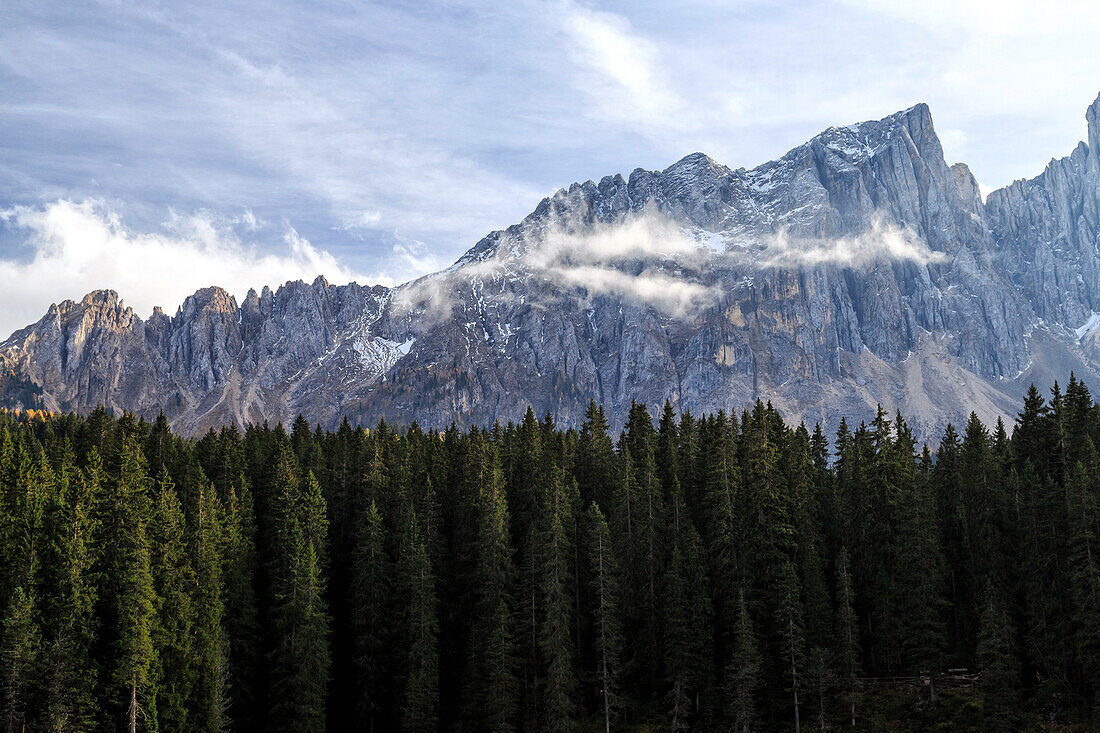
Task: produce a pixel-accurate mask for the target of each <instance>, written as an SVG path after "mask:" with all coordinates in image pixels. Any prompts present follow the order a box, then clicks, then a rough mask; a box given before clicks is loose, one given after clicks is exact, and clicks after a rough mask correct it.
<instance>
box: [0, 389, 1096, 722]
mask: <svg viewBox="0 0 1100 733" xmlns="http://www.w3.org/2000/svg"><path fill="white" fill-rule="evenodd" d="M1098 440H1100V407H1098V405H1097V404H1096V403H1094V402H1093V400H1092V398H1091V396H1090V394H1089V392H1088V390H1087V388H1086V387H1085V386H1084V384H1083V383H1081V382H1080V381H1078V380H1076V379H1075V378H1073V377H1071V378H1070V380H1069V382H1068V385H1067V387H1066V390H1065V392H1064V393H1063V392H1062V391H1061V389H1060V388H1059V386H1058V385H1057V384H1055V385H1054V387H1053V389H1052V390H1050V394H1049V397H1048V398H1046V399H1044V398H1043V396H1042V395H1041V394H1040V393H1039V391H1038V390H1036V389H1035V388H1034V387H1032V388H1031V389H1030V390H1029V391H1028V393H1027V396H1026V397H1025V399H1024V402H1023V406H1022V410H1021V412H1020V413H1019V415H1018V417H1017V419H1016V422H1015V425H1014V428H1013V431H1012V435H1011V437H1009V435H1008V433H1007V430H1006V428H1005V426H1004V424H1002V423H1001V421H999V420H998V422H997V423H996V425H995V426H991V427H987V426H986V425H984V424H983V423H982V422H981V421H980V420H979V419H978V418H977V417H976V416H974V415H972V416H971V417H970V420H969V422H968V423H967V425H966V426H965V428H964V430H963V432H962V433H961V434H960V433H959V432H958V431H957V430H956V428H955V427H953V426H951V425H948V426H947V427H946V429H945V430H944V432H943V436H942V439H941V440H940V442H939V445H938V447H937V448H936V450H935V453H933V452H932V450H931V449H930V448H929V447H928V446H922V447H920V448H918V446H917V442H916V441H915V440H914V437H913V433H912V431H911V429H910V427H909V425H908V424H907V423H906V421H905V419H904V418H903V417H902V416H901V415H900V414H898V415H894V416H890V415H887V414H886V413H885V412H884V411H882V410H881V409H880V410H879V412H878V414H877V416H876V417H875V419H874V420H872V421H871V422H870V424H860V425H858V426H852V425H849V424H847V423H846V422H844V421H842V422H841V423H840V427H839V430H838V431H837V433H836V435H835V438H834V439H833V440H831V441H830V440H829V439H828V438H826V436H825V435H824V434H823V432H822V430H821V429H820V428H814V429H813V431H812V432H811V431H810V430H808V429H807V428H806V427H805V426H804V425H800V426H798V427H791V426H789V425H787V424H786V423H785V422H784V421H783V419H782V417H781V415H780V414H779V413H778V412H777V411H776V410H775V409H774V408H773V407H772V406H771V405H770V404H765V403H762V402H757V403H756V404H755V405H753V406H752V409H751V410H747V411H745V412H743V413H741V414H740V415H727V414H725V413H723V412H718V413H717V414H713V415H707V416H703V417H698V418H697V417H695V416H692V415H690V414H688V413H686V412H685V413H683V414H680V415H677V414H676V413H675V411H674V410H673V408H672V407H671V406H670V405H668V404H666V405H665V406H664V409H663V411H662V412H661V414H660V416H659V419H657V420H656V421H655V420H654V419H653V416H651V414H650V413H649V412H648V411H647V409H646V407H645V406H644V405H640V404H635V405H634V406H633V407H632V408H631V410H630V413H629V418H628V420H627V423H626V425H625V428H624V429H623V430H622V432H621V434H620V435H619V436H618V437H617V439H616V438H614V437H613V436H612V434H611V433H610V431H609V426H608V421H607V420H606V418H605V416H604V413H603V411H602V409H601V408H600V407H599V406H598V405H596V404H595V403H593V404H592V405H591V406H590V407H589V409H588V412H587V415H586V417H585V420H584V422H583V424H582V425H581V426H580V427H579V429H572V428H570V429H563V428H561V427H559V426H557V425H555V423H554V421H553V419H552V417H551V416H550V415H549V414H547V415H546V416H544V417H543V418H541V419H540V418H537V417H536V416H535V415H534V413H533V412H532V411H531V410H528V412H527V414H526V416H525V418H524V419H523V420H522V421H521V422H520V423H519V424H512V423H509V424H508V425H499V424H498V425H494V426H493V427H492V428H491V429H485V428H476V427H475V428H471V429H468V430H460V429H458V428H456V427H453V426H452V427H451V428H450V429H447V430H445V431H434V430H423V429H421V428H420V427H418V426H417V425H416V424H413V425H411V426H409V427H407V428H400V429H398V428H395V427H393V426H390V425H387V424H385V423H381V424H379V425H378V426H377V427H375V428H373V429H370V430H367V429H365V428H362V427H352V426H351V425H349V423H348V422H347V421H346V420H345V421H344V422H343V423H342V424H341V425H340V426H339V428H338V429H336V430H334V431H324V430H322V429H321V428H319V427H317V428H311V426H310V425H309V424H308V423H307V422H306V421H305V420H304V419H302V418H299V419H297V420H296V421H295V422H294V423H293V425H292V426H291V429H290V431H289V432H287V431H286V430H285V429H284V428H283V427H282V426H281V425H277V426H275V427H270V426H268V425H267V424H264V425H251V426H249V427H248V428H247V429H245V430H244V431H243V432H241V431H239V430H238V429H237V428H236V427H234V426H232V425H228V426H226V427H224V428H222V429H220V430H218V431H213V430H211V431H210V432H208V433H207V434H206V435H204V436H202V437H201V438H197V439H188V438H182V437H179V436H176V435H174V434H173V433H172V431H171V430H170V428H169V426H168V424H167V421H166V420H165V419H164V417H163V416H161V417H160V418H158V419H157V420H156V421H154V422H147V421H145V420H144V419H138V418H136V417H135V416H134V415H132V414H128V413H127V414H123V415H121V416H119V417H114V416H112V415H111V414H109V413H108V412H107V411H106V410H104V409H102V408H100V409H98V410H96V411H94V412H93V413H91V414H90V415H87V416H81V415H77V414H71V413H66V414H59V415H41V414H36V415H31V416H26V415H23V416H19V415H16V414H4V415H0V608H2V609H3V611H2V613H3V615H2V618H3V624H2V629H0V695H2V704H3V709H2V713H3V724H4V725H5V726H6V728H7V730H8V731H23V730H44V731H81V730H119V731H122V730H129V731H185V730H186V731H224V730H240V731H249V730H265V731H266V730H270V731H320V730H324V729H325V728H326V727H327V728H329V729H330V730H340V731H344V730H363V731H389V730H402V731H437V730H466V731H517V730H524V731H528V730H546V731H573V730H578V729H583V730H604V731H610V730H613V729H614V730H618V729H623V728H629V727H630V726H631V725H634V724H640V723H645V724H647V725H649V727H650V728H651V729H661V728H665V729H671V730H730V731H752V730H773V729H774V730H789V729H792V728H795V729H802V728H805V729H807V730H823V729H827V728H838V729H839V728H844V727H848V726H852V725H856V726H860V725H863V724H864V719H865V716H866V713H865V708H866V707H867V705H868V704H870V703H869V701H870V700H871V699H872V698H873V693H874V690H873V689H872V688H871V687H870V686H869V683H868V682H867V678H874V677H883V676H908V677H911V678H913V679H914V680H917V683H915V687H914V689H915V693H913V694H911V695H910V696H909V698H907V699H908V700H909V702H908V703H906V704H908V705H910V706H911V709H910V710H908V712H907V713H906V715H907V716H914V717H915V719H920V720H923V721H925V722H928V721H934V720H935V719H936V716H937V715H938V714H941V713H939V712H937V711H942V710H943V709H944V704H943V703H942V702H940V699H941V698H943V697H945V696H946V694H947V693H946V691H945V690H943V689H941V688H942V684H941V681H942V679H943V674H944V672H945V671H946V670H948V669H958V668H966V669H968V670H971V671H973V672H975V673H980V681H978V682H977V686H976V688H975V689H974V690H973V691H972V693H971V703H972V705H974V706H977V707H976V708H974V709H975V710H976V711H977V712H976V713H975V714H976V715H979V716H980V719H981V720H982V721H983V726H984V729H987V730H1013V729H1016V728H1018V727H1020V726H1022V725H1024V724H1025V723H1026V722H1027V721H1029V720H1039V719H1040V718H1046V719H1048V720H1050V719H1060V720H1068V721H1078V722H1079V723H1081V724H1087V721H1089V720H1093V721H1095V720H1098V719H1100V557H1097V553H1096V552H1094V547H1095V546H1096V545H1097V541H1098V540H1097V538H1098V537H1100V505H1098V496H1100V454H1098V453H1097V449H1096V444H1097V441H1098ZM1095 549H1097V550H1100V547H1096V548H1095Z"/></svg>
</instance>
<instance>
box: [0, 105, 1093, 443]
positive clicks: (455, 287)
mask: <svg viewBox="0 0 1100 733" xmlns="http://www.w3.org/2000/svg"><path fill="white" fill-rule="evenodd" d="M1098 118H1100V99H1098V100H1097V102H1096V103H1094V104H1093V105H1092V107H1090V108H1089V110H1088V113H1087V122H1088V142H1087V143H1085V142H1082V143H1081V144H1080V145H1079V146H1078V147H1077V148H1076V149H1075V150H1074V151H1073V153H1072V154H1071V155H1070V156H1069V157H1066V158H1062V159H1060V160H1055V161H1052V162H1051V163H1050V164H1049V165H1048V166H1047V169H1046V170H1045V171H1044V172H1043V173H1042V174H1041V175H1040V176H1038V177H1036V178H1034V179H1031V180H1021V181H1017V182H1015V183H1013V184H1012V185H1011V186H1008V187H1007V188H1004V189H1001V190H999V191H995V192H993V193H991V194H990V195H989V196H988V199H987V200H986V201H985V202H984V203H983V201H982V199H981V196H980V194H979V191H978V186H977V182H976V181H975V179H974V177H973V176H972V175H971V173H970V171H969V170H968V169H967V167H966V166H965V165H963V164H955V165H953V166H949V165H948V164H947V162H946V161H945V160H944V157H943V150H942V148H941V146H940V142H939V139H938V138H937V137H936V133H935V130H934V128H933V124H932V117H931V114H930V112H929V110H928V107H927V106H926V105H923V104H918V105H916V106H914V107H912V108H910V109H908V110H905V111H902V112H898V113H897V114H894V115H891V116H889V117H887V118H885V119H882V120H878V121H872V122H864V123H860V124H856V125H851V126H848V127H841V128H830V129H829V130H826V131H825V132H823V133H821V134H820V135H818V136H817V137H815V138H813V139H812V140H810V141H809V142H807V143H805V144H804V145H801V146H799V147H797V148H795V149H794V150H791V151H790V152H789V153H787V154H786V155H784V156H783V157H782V158H780V159H778V160H776V161H771V162H769V163H765V164H763V165H761V166H759V167H757V168H754V169H752V170H746V169H743V168H740V169H736V170H735V169H730V168H727V167H725V166H723V165H721V164H719V163H717V162H715V161H713V160H711V159H710V158H708V157H707V156H705V155H703V154H701V153H696V154H693V155H689V156H687V157H686V158H684V159H683V160H680V161H679V162H677V163H675V164H673V165H672V166H670V167H669V168H667V169H665V170H663V171H645V170H642V169H638V170H635V171H633V172H632V173H631V174H630V176H629V177H628V178H623V177H622V176H621V175H615V176H607V177H605V178H603V179H602V180H600V181H599V182H598V183H597V182H593V181H588V182H585V183H580V184H573V185H572V186H570V187H569V188H568V189H562V190H560V191H558V192H557V193H555V194H554V195H553V196H551V197H549V198H547V199H544V200H543V201H542V202H540V203H539V205H538V206H537V207H536V208H535V210H534V211H533V212H532V213H531V214H530V215H529V216H528V217H527V218H526V219H524V220H523V221H522V222H520V223H519V224H516V225H514V226H512V227H509V228H508V229H506V230H502V231H498V232H493V233H492V234H490V235H488V236H487V237H485V238H484V239H483V240H482V241H480V242H478V243H477V244H476V245H475V246H474V247H473V248H472V249H470V251H469V252H467V253H466V255H464V256H463V257H462V258H461V259H460V260H459V261H458V262H457V263H455V265H454V266H452V267H451V268H449V269H448V270H446V271H443V272H440V273H435V274H433V275H429V276H426V277H424V278H421V279H420V280H417V281H415V282H412V283H408V284H406V285H402V286H399V287H397V288H392V289H391V288H383V287H373V288H370V287H362V286H359V285H355V284H351V285H346V286H333V285H330V284H329V283H328V282H327V281H325V280H324V278H318V279H317V280H316V281H314V282H313V283H312V284H306V283H303V282H294V283H287V284H285V285H283V286H282V287H280V288H278V290H276V291H272V290H270V289H268V288H264V290H263V292H262V293H256V292H250V293H249V294H248V296H247V297H246V298H245V299H244V301H243V302H241V303H237V302H236V300H235V299H234V298H233V297H231V296H230V295H229V294H228V293H226V292H225V291H223V290H221V289H219V288H206V289H204V290H201V291H199V292H197V293H195V294H194V295H193V296H191V297H189V298H188V299H187V300H186V301H185V302H184V303H183V304H182V305H181V306H180V307H179V309H178V310H177V312H176V313H175V315H173V316H169V315H167V314H165V313H164V312H162V311H160V310H159V309H158V310H156V311H155V312H154V313H153V314H152V315H151V316H150V317H149V318H148V320H143V319H141V318H139V317H138V316H137V315H135V314H134V313H133V312H132V311H131V310H130V309H128V308H126V307H125V306H124V304H123V303H122V302H121V301H120V300H119V297H118V295H116V294H115V293H113V292H111V291H97V292H95V293H91V294H89V295H88V296H86V297H84V299H83V300H81V301H80V302H74V301H65V302H64V303H61V304H58V305H54V306H52V307H51V308H50V310H49V312H48V313H47V314H46V315H45V316H44V317H43V318H42V320H40V321H39V322H38V323H35V324H33V325H31V326H28V327H27V328H25V329H22V330H21V331H19V332H17V333H16V334H14V335H13V336H12V337H11V338H10V339H9V340H8V341H6V342H5V343H4V344H3V345H0V354H2V355H3V356H4V357H5V360H6V362H7V363H9V364H11V365H14V366H15V368H17V369H18V370H19V371H20V372H21V373H22V374H24V375H25V376H26V377H28V378H29V379H31V380H32V381H33V382H35V383H37V384H39V385H40V386H41V387H42V388H43V390H44V398H45V401H46V404H47V406H49V407H53V408H55V409H57V408H65V409H77V410H88V409H91V408H93V407H94V406H95V405H96V404H99V403H103V404H106V405H108V406H110V407H112V408H115V409H117V410H122V409H129V410H133V411H136V412H138V413H141V414H144V415H148V416H152V415H155V414H156V413H157V412H159V411H161V410H163V411H164V412H165V414H166V415H167V416H168V417H169V419H170V420H171V421H172V422H173V424H174V425H175V426H176V427H177V428H179V429H182V430H184V431H201V430H204V429H205V428H207V427H209V426H213V425H218V424H221V423H224V422H226V421H235V422H238V423H246V422H251V421H262V420H271V421H276V420H282V421H287V420H289V419H292V418H293V417H294V416H295V415H296V414H298V413H302V414H304V415H305V416H306V417H307V418H309V419H310V420H312V421H316V422H321V423H325V424H327V425H332V424H334V423H335V422H337V421H338V420H340V418H341V417H342V416H344V415H347V416H349V417H350V418H351V419H352V421H353V422H354V421H361V422H364V423H374V422H376V421H377V420H378V419H379V418H382V417H385V418H386V419H387V420H392V421H396V422H400V423H409V422H411V421H413V420H417V421H419V422H420V423H421V424H427V425H434V426H440V427H445V426H447V425H449V424H450V423H451V422H458V423H460V424H469V423H481V424H485V423H491V422H493V421H495V420H501V421H504V420H509V419H517V418H518V417H520V416H521V415H522V413H523V411H525V410H526V408H527V406H528V405H531V406H533V407H534V408H535V409H536V411H538V412H540V413H541V412H543V411H545V410H550V411H552V412H553V413H554V414H555V415H556V416H557V418H558V419H559V420H560V421H563V422H566V423H576V422H577V421H578V420H579V419H580V416H581V415H582V414H583V411H584V408H585V407H586V405H587V404H588V401H589V400H590V399H596V400H597V401H599V402H600V403H602V404H603V405H604V406H605V408H606V409H607V410H608V412H609V417H610V418H611V420H612V421H613V422H615V423H621V422H622V421H623V420H624V419H625V416H626V412H627V411H628V410H629V408H630V405H631V403H632V402H633V401H639V402H646V403H649V404H657V403H662V402H664V401H665V400H666V399H667V400H671V401H672V403H673V404H674V405H675V406H676V407H678V408H679V409H681V410H690V411H692V412H694V413H702V412H710V411H715V410H719V409H723V410H726V411H735V410H740V409H742V408H744V407H745V406H746V405H748V404H749V403H750V402H751V401H752V400H755V399H765V400H771V401H772V402H773V403H775V404H776V405H777V406H778V407H780V408H781V409H782V410H783V411H784V413H785V414H786V415H788V416H789V417H791V418H793V419H796V420H797V419H804V420H806V421H807V422H822V423H824V424H825V425H826V426H827V427H828V428H830V429H831V428H833V427H835V424H836V422H837V421H838V419H839V417H840V416H841V415H847V416H848V417H849V419H856V420H858V419H864V418H867V417H869V416H870V415H873V413H874V411H875V409H876V406H877V405H878V404H880V403H881V404H882V405H883V406H884V407H886V408H887V409H888V410H891V411H893V410H894V409H901V410H902V412H903V413H905V414H906V415H908V416H911V418H912V421H913V423H914V426H915V428H916V430H917V432H918V434H919V435H920V436H921V437H924V438H934V437H935V433H936V432H937V431H938V430H940V429H942V426H943V424H944V423H945V422H947V421H948V420H951V421H955V422H960V421H962V420H964V419H965V418H966V415H967V414H968V413H969V412H970V411H976V412H978V414H979V415H980V416H981V417H983V418H985V419H987V420H992V419H995V418H996V417H997V416H1000V415H1005V414H1007V413H1006V411H1008V410H1011V409H1013V405H1015V404H1017V402H1018V399H1019V397H1020V395H1021V394H1022V392H1023V390H1024V389H1025V388H1026V386H1027V384H1028V382H1030V381H1035V382H1037V383H1047V382H1050V381H1053V380H1054V379H1055V378H1059V379H1064V378H1065V377H1066V376H1067V375H1068V372H1069V370H1071V369H1073V370H1075V371H1076V372H1077V374H1078V376H1079V377H1081V378H1083V379H1084V381H1086V383H1089V384H1092V385H1100V376H1098V374H1100V373H1098V372H1097V370H1096V362H1097V359H1098V356H1100V351H1098V350H1097V345H1098V344H1100V336H1097V335H1096V334H1095V333H1094V329H1096V326H1098V325H1100V253H1098V241H1100V239H1098V238H1100V148H1098V146H1100V131H1098V122H1100V120H1098Z"/></svg>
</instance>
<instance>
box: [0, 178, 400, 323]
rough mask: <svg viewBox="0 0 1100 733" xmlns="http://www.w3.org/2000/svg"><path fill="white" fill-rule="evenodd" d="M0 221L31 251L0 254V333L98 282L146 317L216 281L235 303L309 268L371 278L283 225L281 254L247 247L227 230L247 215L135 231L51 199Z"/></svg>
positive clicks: (245, 222) (248, 221) (248, 220)
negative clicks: (21, 235)
mask: <svg viewBox="0 0 1100 733" xmlns="http://www.w3.org/2000/svg"><path fill="white" fill-rule="evenodd" d="M0 222H2V223H3V224H4V225H5V226H7V227H11V228H14V229H17V230H23V231H25V232H27V233H28V239H27V243H28V244H29V245H30V246H31V247H32V250H33V253H32V255H31V257H30V258H29V259H22V260H21V259H16V258H10V259H0V283H4V295H3V308H2V309H0V339H2V338H6V337H7V336H8V335H9V334H10V333H11V332H12V331H14V330H15V329H18V328H21V327H23V326H25V325H27V324H29V323H33V322H34V321H36V320H38V319H39V318H41V317H42V315H43V313H44V312H45V310H46V307H47V306H48V305H49V303H50V302H59V301H61V300H65V299H76V298H80V297H81V296H82V295H84V294H85V293H87V292H89V291H92V290H95V289H99V288H110V289H112V290H115V291H117V292H118V293H119V295H120V296H121V297H122V298H123V299H124V300H125V301H126V303H127V304H128V305H130V306H132V307H133V308H134V309H135V311H136V312H137V313H138V314H139V315H141V316H142V317H145V316H147V315H148V314H149V313H151V312H152V309H153V306H156V305H159V306H162V307H163V308H164V309H165V311H166V312H169V313H172V312H174V311H175V309H176V307H177V306H178V305H179V304H180V303H181V302H182V301H183V299H184V298H186V297H187V296H188V295H190V294H191V293H193V292H194V291H195V290H197V289H199V288H202V287H207V286H209V285H220V286H221V287H223V288H225V289H226V290H228V291H229V292H230V293H232V294H233V295H235V296H236V297H237V299H238V302H239V301H240V299H241V298H242V297H243V296H244V295H245V294H246V293H247V292H248V289H249V288H250V287H257V288H258V287H261V286H263V285H274V284H278V283H283V282H286V281H287V280H297V279H304V280H312V279H313V278H315V277H317V276H318V275H325V276H326V277H327V278H328V279H329V280H330V281H332V282H337V283H344V282H349V281H352V280H358V281H359V282H372V280H371V279H370V278H364V277H363V276H362V275H360V274H358V273H355V272H353V271H351V270H349V269H348V268H347V267H345V266H344V265H343V264H342V263H341V262H340V261H339V260H338V259H337V258H336V257H334V256H333V255H331V254H330V253H328V252H327V251H324V250H321V249H318V248H316V247H314V246H313V245H312V244H310V243H309V242H308V241H306V240H305V239H303V238H302V237H301V236H299V235H298V233H297V232H296V231H294V229H292V228H290V227H289V226H287V227H286V230H285V232H284V234H283V242H282V245H283V246H282V247H281V251H280V252H272V251H263V250H260V249H259V248H258V247H257V246H255V245H250V244H246V243H245V242H243V241H241V239H240V238H239V237H238V235H237V233H236V232H237V230H238V229H243V230H245V231H248V230H249V229H250V228H253V229H254V228H255V226H256V222H255V218H254V217H253V216H252V215H251V212H245V214H244V215H242V216H241V217H240V218H239V219H236V220H227V219H218V218H216V217H214V216H211V215H208V214H201V213H200V214H195V215H191V216H180V215H172V216H171V217H170V218H169V220H168V221H167V222H165V225H164V228H165V231H164V232H162V233H142V232H134V231H131V230H130V229H128V228H127V227H126V225H125V224H124V223H123V222H122V220H121V219H120V218H119V217H118V216H117V215H116V214H115V213H114V212H112V211H111V210H110V209H109V208H108V207H107V206H105V205H104V204H102V203H100V202H94V201H84V202H79V203H78V202H73V201H67V200H59V201H57V202H55V203H51V204H48V205H46V206H44V207H28V206H18V207H14V208H9V209H5V210H0ZM387 284H388V283H387Z"/></svg>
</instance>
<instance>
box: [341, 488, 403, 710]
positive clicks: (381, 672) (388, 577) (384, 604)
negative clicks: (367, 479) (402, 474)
mask: <svg viewBox="0 0 1100 733" xmlns="http://www.w3.org/2000/svg"><path fill="white" fill-rule="evenodd" d="M386 538H387V533H386V527H385V523H384V520H383V518H382V512H381V511H379V508H378V503H377V502H376V501H374V500H373V499H372V500H371V502H370V504H369V505H368V506H367V507H366V508H365V510H364V512H363V513H362V516H361V517H360V518H359V526H358V530H357V533H356V539H355V556H354V558H353V561H352V566H351V593H352V599H351V609H352V611H351V612H352V630H353V632H354V636H353V638H354V640H355V650H354V653H355V666H356V670H357V672H358V678H359V680H358V700H357V705H356V707H357V710H358V711H359V715H360V716H361V718H362V719H363V720H365V721H366V724H365V725H364V727H365V728H366V730H368V731H372V732H373V731H374V730H376V729H381V728H384V727H385V720H386V718H385V712H386V709H387V707H388V705H389V704H390V700H389V699H388V697H387V692H388V689H389V675H390V673H391V672H392V671H393V670H392V669H391V668H390V667H389V665H388V661H389V647H390V644H391V642H392V629H391V628H390V616H391V605H392V603H391V595H390V594H391V593H392V592H393V587H394V583H393V569H392V564H391V562H390V559H389V556H388V554H387V551H386V543H387V539H386ZM376 726H378V728H376Z"/></svg>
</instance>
